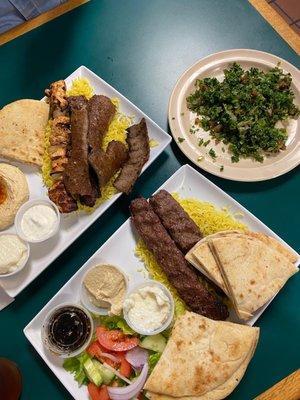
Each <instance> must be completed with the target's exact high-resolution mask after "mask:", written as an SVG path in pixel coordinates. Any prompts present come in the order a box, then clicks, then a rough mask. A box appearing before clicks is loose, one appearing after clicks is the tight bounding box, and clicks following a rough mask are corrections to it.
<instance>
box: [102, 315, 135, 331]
mask: <svg viewBox="0 0 300 400" xmlns="http://www.w3.org/2000/svg"><path fill="white" fill-rule="evenodd" d="M95 319H96V320H97V322H98V323H99V324H100V325H103V326H105V327H106V328H107V329H109V330H112V329H121V331H122V332H123V333H124V334H125V335H136V332H134V330H133V329H131V328H130V326H128V324H127V323H126V321H125V320H124V319H123V318H122V317H118V316H117V315H114V316H111V317H110V316H107V315H100V316H99V315H97V316H96V317H95Z"/></svg>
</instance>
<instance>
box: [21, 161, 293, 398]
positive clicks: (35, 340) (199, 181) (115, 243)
mask: <svg viewBox="0 0 300 400" xmlns="http://www.w3.org/2000/svg"><path fill="white" fill-rule="evenodd" d="M160 189H166V190H168V191H169V192H177V193H179V194H180V196H182V197H195V198H197V199H199V200H204V201H209V202H211V203H213V204H214V205H216V206H217V207H219V208H221V207H223V206H226V207H228V208H229V209H230V212H231V213H237V212H241V213H243V214H244V217H243V222H244V223H245V224H247V225H248V227H249V228H250V229H251V230H253V231H259V232H263V233H266V234H268V235H271V236H273V237H275V238H276V239H278V240H279V241H280V242H282V243H283V244H285V245H286V246H287V247H288V248H290V246H288V244H286V243H285V242H284V241H283V240H281V239H280V238H279V237H278V236H277V235H276V234H275V233H274V232H273V231H271V230H270V229H269V228H268V227H267V226H266V225H264V224H263V223H262V222H261V221H260V220H259V219H257V218H256V217H255V216H254V215H252V214H251V213H250V212H249V211H247V210H246V209H245V208H244V207H242V206H241V205H240V204H239V203H238V202H236V201H235V200H234V199H233V198H232V197H230V196H228V195H227V194H226V193H225V192H223V190H221V189H219V188H218V187H217V186H216V185H214V184H213V183H211V182H210V181H209V180H208V179H206V178H205V177H204V176H203V175H201V174H200V173H199V172H197V171H195V170H194V169H193V168H191V167H190V166H188V165H185V166H183V167H181V168H180V169H179V170H178V171H177V172H176V173H175V174H174V175H172V176H171V178H169V179H168V180H167V181H166V182H165V183H164V184H163V185H162V186H161V187H160V188H159V189H158V190H160ZM136 242H137V238H136V237H135V234H134V232H133V230H132V226H131V222H130V220H129V219H128V220H127V221H126V222H125V223H124V224H123V225H122V226H121V227H120V228H119V229H118V230H117V231H116V232H115V233H114V234H113V235H112V236H111V238H110V239H108V240H107V242H106V243H105V244H104V245H103V246H102V247H101V248H100V249H99V250H98V251H97V252H96V253H95V254H94V255H93V256H92V257H91V258H90V259H89V260H88V261H87V262H86V263H85V264H84V265H83V267H81V268H80V269H79V270H78V272H77V273H76V274H75V275H74V276H73V277H72V278H71V279H70V280H69V281H68V282H67V283H66V284H65V285H64V286H63V287H62V288H61V289H60V291H59V292H58V293H57V294H56V295H55V296H54V297H53V298H52V299H51V300H50V301H49V303H48V304H46V306H45V307H44V308H43V309H42V310H41V311H40V312H39V313H38V314H37V315H36V316H35V318H34V319H33V320H32V321H31V322H30V323H29V324H28V325H27V326H26V327H25V329H24V333H25V336H26V337H27V339H28V340H29V341H30V342H31V344H32V345H33V347H34V348H35V349H36V351H37V352H38V353H39V355H40V356H41V357H42V358H43V360H44V361H45V363H46V364H47V365H48V366H49V368H50V369H51V370H52V371H53V372H54V374H55V375H56V376H57V378H58V379H59V380H60V381H61V382H62V383H63V385H64V386H65V387H66V389H67V390H68V391H69V392H70V393H71V394H72V396H73V397H74V399H76V400H88V394H87V389H86V387H81V388H78V385H77V382H76V381H75V380H74V379H73V376H72V375H71V374H69V373H68V372H66V371H65V370H64V369H63V368H62V360H61V359H59V358H58V357H55V356H53V355H50V354H49V352H48V351H46V350H45V348H44V346H43V344H42V341H41V326H42V323H43V320H44V318H45V315H46V314H47V312H48V311H49V310H50V309H52V308H53V307H55V306H56V305H59V304H60V303H62V302H76V303H77V302H80V285H81V281H82V278H83V276H84V273H85V272H86V270H87V269H89V268H90V267H92V266H94V265H97V263H101V262H105V263H109V264H114V265H117V266H119V267H120V268H122V269H124V271H125V272H126V274H127V275H128V277H129V289H130V286H131V285H133V284H135V283H139V282H142V281H143V280H145V279H147V272H146V270H145V268H144V265H143V263H141V262H140V261H139V260H138V259H137V258H136V257H135V255H134V249H135V246H136ZM290 249H291V248H290ZM291 250H292V249H291ZM269 303H270V302H269ZM269 303H268V304H269ZM268 304H267V305H265V306H264V307H262V308H261V309H260V310H259V311H258V312H257V313H256V314H255V316H254V318H253V319H251V320H250V321H249V322H248V324H249V325H253V324H254V323H255V321H256V320H257V319H258V318H259V316H260V315H261V314H262V312H263V311H264V310H265V308H266V307H267V306H268Z"/></svg>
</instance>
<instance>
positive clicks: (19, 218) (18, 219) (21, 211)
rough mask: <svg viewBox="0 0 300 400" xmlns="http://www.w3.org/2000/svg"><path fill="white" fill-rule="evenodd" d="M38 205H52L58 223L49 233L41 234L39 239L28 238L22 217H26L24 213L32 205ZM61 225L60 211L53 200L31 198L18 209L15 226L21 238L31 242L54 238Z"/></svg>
mask: <svg viewBox="0 0 300 400" xmlns="http://www.w3.org/2000/svg"><path fill="white" fill-rule="evenodd" d="M37 205H45V206H48V207H51V208H52V209H53V211H54V212H55V214H56V223H55V225H54V227H53V229H52V230H51V231H49V233H48V234H47V235H44V236H41V237H40V238H38V239H32V238H28V237H27V236H26V234H25V233H24V232H23V229H22V224H21V223H22V218H23V217H24V214H25V212H26V211H27V210H29V209H30V208H31V207H34V206H37ZM59 226H60V212H59V210H58V208H57V206H56V204H54V203H53V202H52V201H51V200H48V199H34V200H29V201H27V202H26V203H24V204H23V205H22V206H21V207H20V208H19V210H18V212H17V214H16V217H15V228H16V231H17V233H18V235H19V236H20V238H21V239H23V240H24V241H26V242H30V243H41V242H44V241H46V240H48V239H50V238H52V237H53V236H54V235H56V234H57V232H58V230H59Z"/></svg>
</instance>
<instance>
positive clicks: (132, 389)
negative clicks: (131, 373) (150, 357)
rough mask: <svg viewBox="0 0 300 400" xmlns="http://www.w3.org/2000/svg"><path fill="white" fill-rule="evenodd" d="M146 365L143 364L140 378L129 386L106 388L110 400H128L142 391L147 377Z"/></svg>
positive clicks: (147, 368)
mask: <svg viewBox="0 0 300 400" xmlns="http://www.w3.org/2000/svg"><path fill="white" fill-rule="evenodd" d="M148 370H149V367H148V364H144V366H143V369H142V372H141V374H140V376H139V377H138V378H137V379H136V380H135V381H134V382H133V383H131V384H130V385H129V386H126V387H108V388H107V390H108V394H109V397H110V398H111V400H130V399H132V398H133V397H135V396H136V395H137V394H139V392H140V391H141V390H142V389H143V387H144V384H145V382H146V379H147V375H148Z"/></svg>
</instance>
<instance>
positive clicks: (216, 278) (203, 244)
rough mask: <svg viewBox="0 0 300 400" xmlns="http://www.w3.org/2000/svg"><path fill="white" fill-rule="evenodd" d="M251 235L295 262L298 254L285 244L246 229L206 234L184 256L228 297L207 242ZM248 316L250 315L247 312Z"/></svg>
mask: <svg viewBox="0 0 300 400" xmlns="http://www.w3.org/2000/svg"><path fill="white" fill-rule="evenodd" d="M229 236H230V237H233V236H236V237H245V236H247V237H253V238H256V239H258V240H260V241H262V242H264V243H265V244H266V245H268V246H269V247H271V248H273V249H274V250H276V251H278V252H279V253H281V254H282V255H284V256H285V257H286V258H288V259H289V260H290V262H293V263H294V262H296V261H297V259H298V255H297V254H296V253H295V252H292V251H291V250H289V249H288V248H287V247H286V246H284V245H282V244H281V243H280V242H279V241H278V240H276V239H274V238H272V237H271V236H268V235H265V234H263V233H260V232H251V231H247V232H245V233H243V232H241V231H237V230H232V231H221V232H218V233H215V234H213V235H209V236H206V237H205V238H204V239H202V240H200V241H199V242H198V243H197V244H196V245H195V246H194V247H193V248H192V249H191V250H190V251H189V252H188V253H187V254H186V256H185V258H186V259H187V260H188V261H189V262H190V263H191V264H192V265H193V266H194V267H195V268H197V269H198V270H200V271H201V272H202V273H204V274H205V275H206V276H207V277H208V278H209V279H211V280H212V281H213V282H214V283H215V284H216V285H218V286H219V287H220V288H221V289H222V290H223V291H224V293H225V294H227V296H229V297H230V293H229V291H228V289H227V287H226V285H225V282H224V279H223V277H222V274H221V271H220V269H219V267H218V265H217V263H216V260H215V258H214V256H213V254H212V252H211V250H210V248H209V245H208V242H209V241H210V240H211V239H214V238H217V237H229ZM249 317H251V315H250V314H249Z"/></svg>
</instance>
